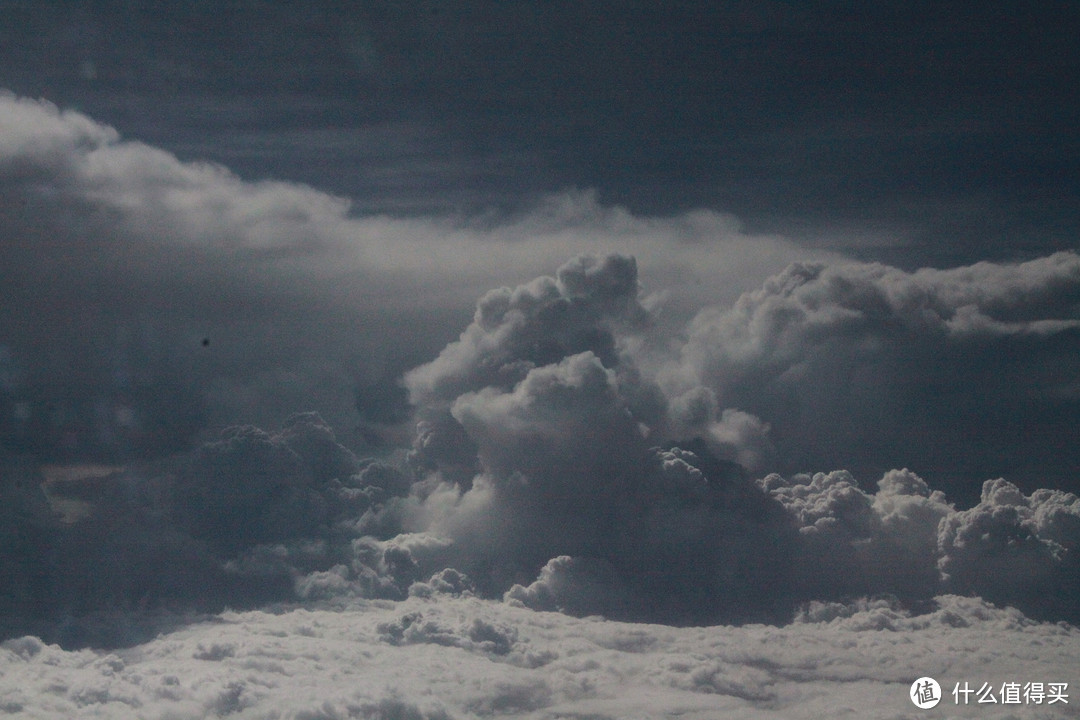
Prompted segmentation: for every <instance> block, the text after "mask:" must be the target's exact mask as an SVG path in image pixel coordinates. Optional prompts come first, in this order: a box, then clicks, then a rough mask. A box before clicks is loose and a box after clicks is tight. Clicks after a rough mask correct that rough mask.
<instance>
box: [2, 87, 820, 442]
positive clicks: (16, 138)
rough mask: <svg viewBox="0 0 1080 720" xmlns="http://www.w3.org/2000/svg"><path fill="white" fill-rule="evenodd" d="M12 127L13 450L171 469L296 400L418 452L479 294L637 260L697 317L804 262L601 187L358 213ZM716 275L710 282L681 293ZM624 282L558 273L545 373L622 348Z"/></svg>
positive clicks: (37, 105)
mask: <svg viewBox="0 0 1080 720" xmlns="http://www.w3.org/2000/svg"><path fill="white" fill-rule="evenodd" d="M0 135H2V136H3V138H4V140H3V143H2V144H0V188H2V189H3V200H2V201H0V279H2V282H0V304H2V305H3V306H4V308H5V312H4V316H3V318H0V443H2V445H3V449H4V450H8V451H10V452H12V453H19V454H31V455H33V456H34V457H35V458H38V459H40V460H42V461H53V462H65V463H68V462H85V461H88V460H94V461H97V462H101V461H107V462H129V461H132V460H142V459H146V458H148V457H160V456H163V455H166V454H169V453H172V452H175V451H177V450H181V449H189V448H190V447H192V446H194V445H195V444H197V442H198V441H199V440H200V439H204V437H203V436H201V435H200V432H202V431H204V429H205V428H206V427H208V426H210V427H221V426H225V425H234V424H238V423H250V424H255V425H260V426H263V427H273V426H276V425H277V424H278V423H279V422H280V421H281V418H283V417H286V416H287V415H288V414H290V413H292V412H295V411H296V410H298V409H315V410H317V411H319V412H320V413H321V414H322V415H323V417H325V418H327V419H328V420H329V421H330V422H331V423H332V424H333V425H334V426H335V427H338V428H340V429H342V432H344V429H345V428H349V427H351V426H353V425H355V424H356V423H357V422H358V421H359V422H360V423H361V424H362V425H363V427H362V428H361V433H360V437H359V438H357V440H365V441H367V442H368V444H380V443H392V444H397V443H398V442H399V441H401V440H402V438H401V435H402V433H401V432H392V431H391V430H389V429H388V428H387V427H386V426H396V425H399V424H400V423H402V422H403V421H404V420H405V419H407V416H408V407H407V404H406V402H405V400H406V398H405V392H404V390H403V388H402V387H401V386H400V385H399V384H398V382H397V381H398V379H399V378H400V375H401V374H402V373H403V372H404V371H405V370H406V369H408V368H409V367H412V366H415V365H417V364H420V363H422V362H424V361H425V360H427V359H429V358H431V357H433V356H435V355H436V354H438V352H439V350H440V348H442V347H444V346H445V345H446V343H447V342H448V341H450V340H451V339H452V338H453V332H454V330H455V329H456V328H458V327H459V325H460V324H461V323H463V322H464V321H465V319H466V318H467V317H468V313H469V311H470V308H471V307H472V304H473V302H474V300H475V298H476V294H477V288H487V287H494V286H497V285H499V284H501V283H503V282H507V278H509V279H510V280H511V281H513V282H517V281H521V280H524V279H527V278H529V277H533V276H535V275H537V274H539V273H541V272H543V271H545V270H546V269H548V268H551V267H554V266H556V265H558V264H559V263H561V262H563V261H565V259H566V258H567V257H571V256H574V255H577V254H580V253H582V252H588V251H591V252H598V253H605V252H610V251H614V250H616V249H618V250H620V251H621V252H633V253H635V254H636V255H637V256H638V257H639V258H640V259H642V261H644V262H647V263H648V270H647V272H648V273H649V277H650V282H651V284H652V285H653V287H654V288H655V289H661V288H663V287H671V288H672V291H671V292H669V293H668V295H667V296H666V297H667V300H666V303H665V305H666V307H667V309H668V311H669V312H668V316H670V317H671V319H672V322H678V321H679V318H682V317H684V316H685V314H686V313H688V312H691V310H690V308H692V307H698V306H700V303H701V300H700V299H698V298H697V297H696V296H697V295H701V294H703V295H706V296H708V298H709V301H710V302H715V301H716V300H717V299H718V298H720V299H733V298H734V297H735V296H736V295H737V294H738V292H740V291H741V290H745V289H749V287H751V283H750V281H749V280H748V278H754V277H761V276H763V275H765V274H768V273H769V272H773V271H775V269H776V268H778V267H782V266H783V264H784V263H786V262H790V261H793V260H795V259H797V258H799V257H801V256H804V255H805V254H806V251H804V250H801V249H799V248H798V247H797V246H796V245H794V244H793V243H791V242H788V241H785V240H783V239H780V238H770V237H750V236H747V235H746V234H744V233H743V232H741V231H740V230H739V228H738V223H737V222H735V221H734V220H733V219H732V218H730V217H727V216H724V215H721V214H718V213H714V212H708V211H699V212H694V213H685V214H681V215H678V216H675V217H671V218H664V219H651V218H641V217H635V216H633V215H631V214H630V213H628V212H626V211H625V210H622V209H620V208H611V207H605V206H603V205H602V204H601V203H600V202H599V201H598V199H597V196H596V194H595V193H594V192H589V191H581V192H578V191H567V192H566V193H562V194H559V195H556V196H554V197H551V198H547V199H545V200H543V201H541V202H540V203H539V205H538V206H537V207H535V208H534V209H533V210H532V211H530V212H524V213H521V214H519V215H514V216H493V215H490V214H487V215H482V216H481V217H479V218H461V217H413V218H392V217H386V216H361V215H358V214H356V213H355V212H354V211H353V210H352V209H350V205H349V202H348V201H347V200H345V199H343V198H340V197H334V196H331V195H328V194H326V193H324V192H320V191H318V190H316V189H313V188H311V187H307V186H304V185H299V184H296V183H288V182H276V181H269V180H262V181H258V182H252V181H248V180H245V179H242V178H240V177H238V176H236V175H235V174H233V173H231V172H230V171H229V170H228V169H226V168H224V167H221V166H219V165H213V164H209V163H204V162H187V161H182V160H180V159H178V158H177V157H175V156H174V155H172V154H170V153H168V152H165V151H162V150H160V149H158V148H155V147H152V146H149V145H146V144H144V143H140V142H137V141H133V140H128V139H124V138H122V137H121V136H120V134H119V133H118V132H117V130H115V129H114V128H111V127H108V126H105V125H103V124H101V123H98V122H96V121H94V120H93V119H91V118H89V117H86V116H85V115H82V114H80V113H78V112H75V111H72V110H61V109H58V108H57V107H55V106H53V105H51V104H50V103H48V102H46V101H39V100H30V99H26V98H19V97H15V96H13V95H11V94H8V93H4V92H0ZM725 249H726V250H728V251H730V252H729V253H728V254H729V255H730V257H729V258H728V259H727V260H724V261H722V262H721V261H720V259H719V258H720V255H721V254H723V253H722V251H723V250H725ZM813 254H814V256H815V257H819V258H822V259H825V258H828V257H830V256H829V255H828V254H826V253H822V252H815V253H813ZM710 267H712V268H713V270H714V272H713V274H712V277H711V280H710V284H709V285H708V286H706V285H704V284H701V283H697V284H693V283H691V284H685V285H680V284H677V283H674V282H672V281H673V280H674V279H675V278H677V277H680V276H682V275H685V274H686V273H696V274H702V273H704V272H705V271H706V269H707V268H710ZM609 271H610V272H609ZM611 272H614V273H615V274H611ZM619 272H621V273H622V277H623V278H624V280H625V278H626V277H627V268H625V267H624V268H622V269H621V270H618V269H617V268H614V267H612V268H607V267H599V266H598V267H597V268H587V267H584V266H583V267H581V268H579V269H578V270H577V271H574V270H569V269H568V270H567V271H566V272H565V273H564V274H563V275H562V276H560V279H559V280H558V283H561V288H562V290H560V291H559V292H562V291H565V292H567V293H569V295H568V296H567V297H571V296H572V297H573V298H577V300H572V301H571V302H570V305H571V307H570V308H569V313H568V314H569V316H570V317H569V318H567V319H565V320H560V319H559V318H558V317H555V315H552V316H551V317H548V318H547V319H546V320H540V321H539V322H540V324H539V325H537V326H536V327H535V328H534V329H535V331H536V334H534V335H533V336H531V337H523V338H522V341H523V342H539V343H540V344H541V345H544V344H545V343H546V344H547V345H546V346H544V347H540V346H538V347H537V348H536V349H535V350H534V353H535V354H536V360H537V361H542V362H543V363H546V362H548V361H549V360H548V359H546V358H548V357H550V356H551V353H552V352H554V350H552V348H551V345H552V344H558V343H560V342H565V343H569V344H570V345H572V346H579V347H580V348H581V349H585V348H592V349H594V350H595V351H596V352H597V353H598V354H600V355H601V356H604V357H606V356H605V355H604V352H610V351H611V348H610V347H606V348H605V347H600V346H596V347H595V348H594V347H593V345H594V344H595V342H597V341H600V340H601V338H599V337H595V338H594V337H587V336H586V335H582V333H588V332H590V330H589V328H588V327H586V326H580V327H579V326H576V325H575V324H574V323H575V321H574V317H577V316H581V315H582V314H583V312H585V310H584V308H585V306H588V305H590V304H597V303H599V304H600V305H605V307H606V312H608V313H609V314H611V315H616V314H618V313H619V312H620V310H619V309H618V308H617V307H615V306H616V305H618V303H620V302H629V303H631V304H634V303H636V302H637V300H636V295H635V293H636V288H631V290H632V291H633V292H632V293H631V294H630V295H627V294H626V287H625V286H624V285H620V284H619V282H620V281H619V280H618V279H617V276H618V273H619ZM598 273H599V274H598ZM609 281H614V282H615V285H613V286H611V287H608V288H607V289H601V288H593V287H591V284H592V283H595V282H609ZM535 289H536V291H537V292H539V293H543V292H549V293H550V292H551V288H548V289H546V290H545V289H543V288H541V287H539V286H538V287H536V288H535ZM605 293H607V294H608V295H609V296H610V297H609V298H608V299H607V300H604V299H603V296H605ZM497 295H498V292H496V293H495V294H494V295H493V296H492V298H491V303H490V305H489V306H486V307H488V311H489V313H497V312H498V308H497V306H498V302H499V301H498V300H496V297H495V296H497ZM586 296H588V298H591V299H586ZM579 300H580V301H579ZM537 301H538V302H541V303H542V302H544V301H543V300H542V299H541V298H539V297H538V298H537ZM651 302H653V303H654V304H657V303H659V296H654V297H653V299H652V301H651ZM551 312H553V313H555V314H556V315H557V311H554V310H553V311H551ZM545 322H546V323H548V324H547V325H544V323H545ZM545 329H549V330H550V331H551V332H552V333H557V332H559V331H561V332H563V333H564V334H563V335H561V336H559V335H557V334H556V335H553V336H552V337H550V338H548V337H543V336H542V335H543V331H544V330H545ZM556 359H557V358H556ZM350 444H355V443H350Z"/></svg>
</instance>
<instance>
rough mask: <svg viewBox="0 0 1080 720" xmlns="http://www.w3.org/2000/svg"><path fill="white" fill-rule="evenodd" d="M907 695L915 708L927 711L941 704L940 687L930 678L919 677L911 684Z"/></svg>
mask: <svg viewBox="0 0 1080 720" xmlns="http://www.w3.org/2000/svg"><path fill="white" fill-rule="evenodd" d="M908 695H910V697H911V702H913V703H915V707H917V708H919V709H921V710H929V709H930V708H932V707H934V706H935V705H937V704H938V703H939V702H941V686H940V685H938V681H937V680H935V679H934V678H932V677H921V678H919V679H918V680H916V681H915V682H913V683H911V692H910V693H908Z"/></svg>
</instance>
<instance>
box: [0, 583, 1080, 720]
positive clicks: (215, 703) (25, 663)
mask: <svg viewBox="0 0 1080 720" xmlns="http://www.w3.org/2000/svg"><path fill="white" fill-rule="evenodd" d="M1078 643H1080V637H1078V635H1077V632H1076V630H1075V629H1074V628H1069V627H1062V626H1060V625H1057V624H1039V623H1036V622H1033V621H1031V620H1029V619H1028V618H1026V617H1024V616H1023V615H1022V614H1020V613H1018V612H1016V611H1013V610H1005V609H1001V608H997V607H995V606H993V605H989V604H987V603H985V602H983V601H980V600H973V599H967V598H961V597H956V596H941V597H939V598H937V599H936V600H935V602H934V603H933V606H932V607H930V608H928V609H927V611H926V612H924V613H922V614H911V613H909V612H906V611H903V610H901V609H899V608H897V607H895V606H894V605H890V604H889V603H886V602H862V603H852V604H846V605H840V604H832V605H825V604H819V605H815V606H813V607H808V608H807V609H806V612H805V613H804V614H803V615H801V616H800V618H799V621H798V622H795V623H792V624H787V625H783V626H765V625H746V626H742V627H730V626H727V627H725V626H714V627H693V628H673V627H665V626H660V625H632V624H625V623H619V622H611V621H604V620H602V619H597V618H587V619H576V618H572V617H568V616H566V615H561V614H556V613H550V612H535V611H531V610H528V609H525V608H517V607H513V606H512V605H509V604H505V603H499V602H496V601H481V600H477V599H475V598H448V597H441V598H439V599H438V600H437V601H434V600H431V599H424V598H411V599H409V600H406V601H403V602H400V603H390V604H387V603H386V602H385V601H362V602H360V603H358V604H357V605H356V606H355V607H353V608H351V609H346V610H340V611H334V612H331V611H312V610H305V609H295V610H292V611H289V612H279V613H264V612H246V613H225V614H223V615H221V616H219V617H216V618H214V619H213V620H212V621H209V622H203V623H197V624H192V625H190V626H188V627H185V628H182V629H177V630H174V631H172V632H169V633H165V634H162V635H161V636H160V637H157V638H155V639H152V640H150V641H148V642H146V643H144V644H141V645H138V646H135V647H131V648H128V649H125V650H120V651H115V652H101V651H92V650H77V651H65V650H62V649H60V648H59V647H57V646H54V645H47V644H45V643H42V642H41V641H40V640H38V639H36V638H33V637H23V638H16V639H12V640H8V641H6V642H4V643H3V644H2V645H0V707H2V708H3V709H4V711H5V712H9V713H13V714H22V715H25V716H27V717H39V718H62V717H74V716H93V715H101V714H107V715H109V716H110V717H172V718H189V717H190V718H195V717H218V716H221V717H225V716H236V717H251V718H263V717H267V718H268V717H275V718H289V719H301V718H306V719H310V718H368V719H374V718H381V719H386V718H410V719H414V718H419V719H426V720H434V719H439V720H443V719H445V718H455V719H458V720H464V719H466V718H481V717H492V716H503V715H511V714H529V715H530V716H536V717H551V718H554V717H590V718H626V717H662V716H664V715H666V714H671V713H672V712H678V713H679V714H680V716H682V717H691V718H711V717H716V716H717V715H718V714H723V715H725V716H732V717H746V718H763V719H764V718H774V717H775V718H779V717H783V718H818V717H823V716H827V715H831V714H836V713H838V712H844V711H846V710H848V709H854V708H857V709H858V712H859V713H860V716H863V717H871V718H878V717H880V718H895V717H906V716H909V715H912V714H913V713H914V712H916V710H915V708H914V706H912V705H911V701H910V700H909V698H908V692H909V689H910V686H911V683H912V682H913V681H914V680H915V679H916V678H919V677H922V676H924V675H929V676H931V677H934V678H936V679H937V680H938V682H939V683H940V684H941V686H942V689H943V692H944V697H943V698H942V702H941V705H940V706H939V708H938V710H939V711H941V710H944V711H945V712H946V714H948V715H950V716H956V717H985V716H986V715H987V713H988V712H989V713H990V714H991V715H993V716H996V715H995V711H997V710H1009V709H1012V710H1013V711H1014V712H1015V714H1016V715H1031V716H1032V717H1045V718H1057V717H1070V716H1071V714H1070V713H1071V710H1070V708H1071V707H1072V702H1074V701H1075V699H1074V698H1073V697H1071V696H1072V695H1073V694H1075V688H1073V687H1072V680H1073V678H1074V677H1075V675H1076V673H1077V671H1078V670H1080V666H1078V664H1077V657H1080V645H1078ZM964 682H967V683H969V684H970V685H971V686H973V687H975V688H978V687H979V686H980V685H982V684H983V683H992V684H993V686H994V692H995V695H997V694H998V693H999V692H1000V688H1001V685H1002V683H1005V682H1018V683H1025V682H1042V683H1050V682H1055V683H1057V682H1066V683H1069V687H1068V689H1067V692H1068V694H1069V695H1070V698H1069V700H1070V704H1068V705H1066V704H1063V703H1060V702H1058V703H1054V704H1052V705H1051V704H1047V703H1046V701H1045V700H1044V702H1043V704H1042V705H1040V706H1034V705H1030V704H1029V705H1027V706H1026V707H1025V706H1023V705H1020V706H1016V707H1013V708H1008V707H1004V706H1002V705H1000V704H998V705H996V706H995V707H994V708H987V706H986V705H977V704H975V698H974V697H972V698H971V704H970V705H968V706H964V705H962V704H961V705H957V704H956V703H955V701H954V698H953V696H952V693H951V690H952V688H953V687H954V685H956V684H958V683H964Z"/></svg>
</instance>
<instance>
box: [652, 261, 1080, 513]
mask: <svg viewBox="0 0 1080 720" xmlns="http://www.w3.org/2000/svg"><path fill="white" fill-rule="evenodd" d="M1078 297H1080V256H1078V255H1077V254H1075V253H1072V252H1062V253H1058V254H1055V255H1052V256H1049V257H1044V258H1038V259H1035V260H1030V261H1028V262H1023V263H1017V264H993V263H985V262H984V263H978V264H975V265H972V266H970V267H961V268H954V269H951V270H932V269H921V270H917V271H915V272H906V271H903V270H899V269H897V268H892V267H888V266H885V265H880V264H875V263H861V264H839V265H824V264H807V263H802V264H794V265H791V266H790V267H788V268H787V269H786V270H785V271H784V272H782V273H780V274H778V275H776V276H774V277H772V278H770V279H768V280H767V281H766V282H765V283H764V284H763V285H762V287H761V288H760V289H758V290H755V291H753V292H748V293H745V294H743V296H742V297H741V298H740V299H739V300H738V302H736V303H735V304H734V305H733V306H731V307H722V306H718V307H713V308H709V309H706V310H703V311H702V312H701V313H700V314H699V315H698V316H697V317H696V318H695V319H694V320H693V322H692V323H691V324H690V327H689V338H688V341H687V343H686V344H685V346H684V347H682V348H681V351H680V352H681V361H680V362H679V363H678V364H677V365H676V366H675V367H673V368H669V369H668V371H667V372H666V374H665V377H664V385H665V388H666V389H667V392H668V394H670V395H673V396H678V395H681V394H684V393H690V392H696V393H698V395H699V396H700V395H701V394H702V393H703V392H707V393H708V398H709V399H710V400H711V399H713V398H715V402H716V403H717V404H718V405H719V406H720V407H734V408H739V409H740V410H743V411H745V412H749V413H752V414H754V415H756V416H758V417H760V418H761V419H762V420H763V421H765V422H767V423H768V424H769V426H770V427H771V434H770V438H771V440H772V442H773V443H774V444H775V446H776V449H777V454H776V456H775V460H776V464H775V465H774V469H779V468H789V469H791V470H793V471H796V470H801V469H805V468H808V467H810V468H813V467H837V466H842V467H849V468H850V469H852V470H855V471H858V472H860V473H866V474H871V473H873V474H877V473H881V472H884V471H885V470H887V469H889V467H899V466H901V465H904V464H910V465H913V466H921V467H926V468H934V469H935V471H936V473H937V475H938V476H939V477H941V478H942V479H943V480H945V481H946V482H947V484H948V487H949V489H950V490H952V491H958V490H962V487H961V482H960V481H967V483H968V484H969V485H970V481H972V480H977V481H981V480H982V479H985V478H986V477H987V476H990V475H991V474H992V473H1000V472H1005V471H1007V472H1009V473H1010V474H1012V475H1017V476H1022V480H1023V482H1024V483H1025V484H1026V485H1028V486H1029V487H1030V488H1031V489H1034V488H1035V487H1037V485H1035V484H1034V483H1037V482H1044V481H1046V480H1047V479H1048V478H1046V477H1045V476H1046V470H1047V469H1048V468H1057V469H1058V470H1057V472H1059V473H1061V474H1060V475H1058V476H1057V477H1054V478H1053V480H1054V482H1058V483H1075V482H1076V478H1075V477H1071V476H1068V474H1067V473H1065V472H1064V468H1066V467H1068V466H1071V467H1075V466H1076V459H1077V457H1076V452H1077V450H1076V448H1075V447H1073V444H1070V443H1064V442H1062V438H1063V437H1065V436H1066V435H1067V434H1068V431H1067V428H1070V427H1073V426H1074V425H1075V423H1076V422H1077V420H1080V396H1078V395H1077V384H1076V378H1077V369H1078V368H1077V363H1076V358H1077V357H1078V354H1077V350H1078V349H1080V344H1078V343H1080V313H1078V305H1077V298H1078ZM701 388H704V390H702V389H701ZM1049 458H1053V460H1049ZM1064 458H1069V459H1070V460H1069V462H1068V465H1065V464H1058V463H1059V461H1061V460H1063V459H1064ZM1018 479H1021V478H1018ZM964 495H965V496H966V497H970V496H971V492H970V491H966V492H964ZM972 499H974V498H972Z"/></svg>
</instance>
